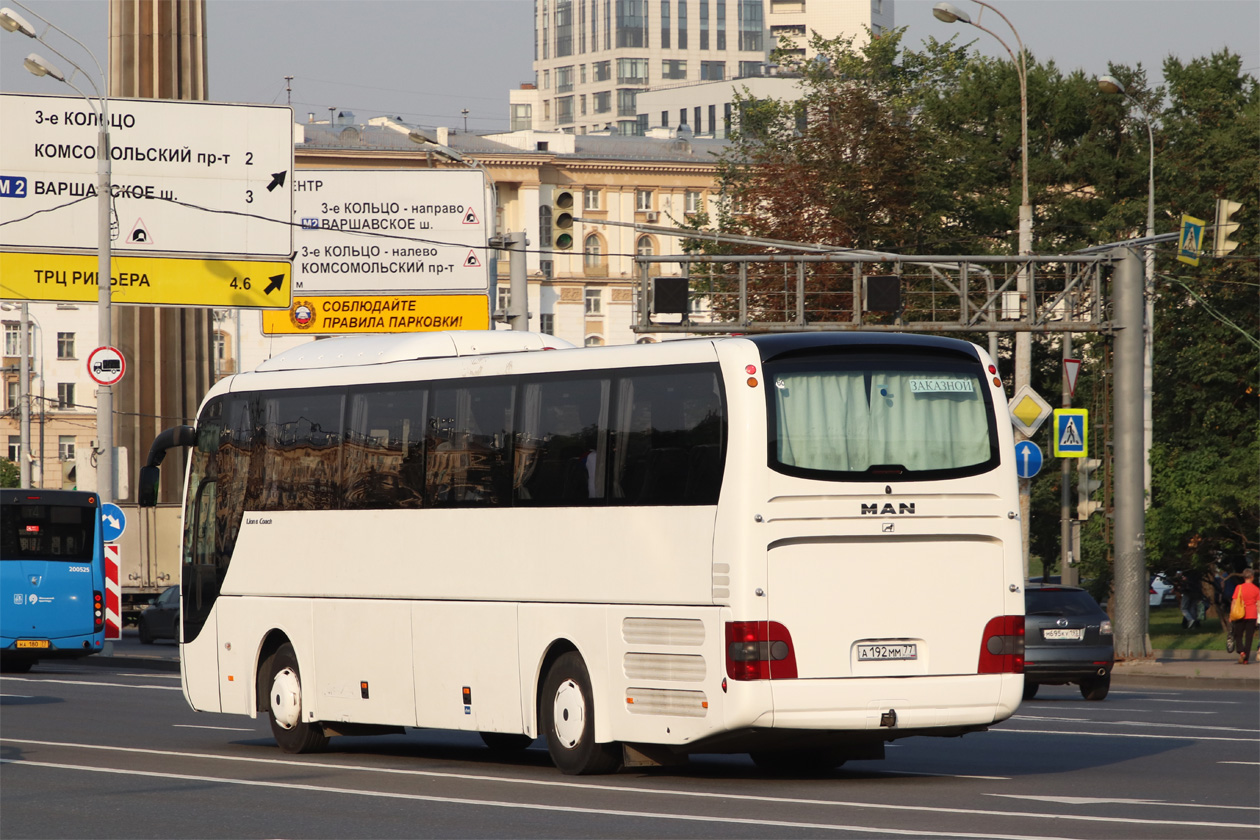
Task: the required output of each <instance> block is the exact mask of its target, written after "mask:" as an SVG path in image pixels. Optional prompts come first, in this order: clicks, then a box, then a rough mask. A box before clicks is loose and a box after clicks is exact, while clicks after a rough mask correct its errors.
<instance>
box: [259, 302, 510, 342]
mask: <svg viewBox="0 0 1260 840" xmlns="http://www.w3.org/2000/svg"><path fill="white" fill-rule="evenodd" d="M488 329H490V305H489V298H488V297H487V296H486V295H373V296H370V297H362V296H352V295H330V296H322V295H321V296H317V295H298V296H296V297H295V298H294V300H293V305H292V306H291V307H289V310H288V311H287V312H274V311H271V312H264V313H262V331H263V335H350V334H357V333H410V332H433V331H435V330H488Z"/></svg>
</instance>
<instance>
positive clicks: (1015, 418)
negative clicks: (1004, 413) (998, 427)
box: [1010, 385, 1054, 437]
mask: <svg viewBox="0 0 1260 840" xmlns="http://www.w3.org/2000/svg"><path fill="white" fill-rule="evenodd" d="M1052 411H1054V409H1053V408H1051V407H1050V403H1048V402H1046V401H1045V400H1043V399H1042V398H1041V396H1040V395H1039V394H1038V393H1037V392H1036V391H1034V390H1033V389H1032V388H1031V387H1029V386H1028V385H1023V386H1021V387H1020V389H1019V390H1018V391H1016V392H1015V396H1013V397H1011V402H1010V413H1011V425H1013V426H1014V427H1015V428H1016V430H1017V431H1020V432H1022V433H1023V434H1024V437H1032V436H1033V435H1035V434H1036V433H1037V429H1039V428H1041V424H1042V423H1044V422H1045V420H1046V418H1047V417H1049V416H1050V413H1051V412H1052Z"/></svg>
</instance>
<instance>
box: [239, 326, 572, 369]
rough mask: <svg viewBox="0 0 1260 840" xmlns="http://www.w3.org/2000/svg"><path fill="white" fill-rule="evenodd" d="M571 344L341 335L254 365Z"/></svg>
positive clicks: (468, 336) (507, 336) (484, 336)
mask: <svg viewBox="0 0 1260 840" xmlns="http://www.w3.org/2000/svg"><path fill="white" fill-rule="evenodd" d="M573 346H574V345H573V344H570V343H569V342H567V341H565V340H564V339H561V338H556V337H555V336H552V335H544V334H543V333H535V332H518V331H513V330H466V331H462V332H429V333H408V334H399V335H347V336H337V337H335V338H328V339H323V340H321V341H312V342H310V343H308V344H302V345H299V346H297V347H293V348H291V349H289V350H285V351H284V352H283V353H279V354H277V355H276V356H274V357H272V358H270V359H268V360H267V361H265V362H263V363H262V364H260V365H259V366H258V367H257V368H256V370H258V371H259V372H262V371H273V370H313V369H318V368H336V367H350V366H352V365H374V364H388V363H390V362H409V361H414V360H416V359H442V358H451V357H455V356H484V355H489V354H494V353H520V352H523V351H528V350H560V349H568V348H572V347H573Z"/></svg>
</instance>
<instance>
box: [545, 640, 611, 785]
mask: <svg viewBox="0 0 1260 840" xmlns="http://www.w3.org/2000/svg"><path fill="white" fill-rule="evenodd" d="M594 699H595V695H594V693H593V692H592V691H591V677H590V673H589V672H588V671H587V670H586V663H585V662H583V661H582V657H581V655H580V654H578V653H577V652H576V651H569V652H568V653H565V654H563V655H561V656H560V658H559V659H557V660H556V661H555V663H554V664H553V665H552V666H551V669H550V670H549V671H548V672H547V679H546V680H545V681H544V682H543V691H542V697H541V700H540V702H539V706H540V708H539V710H538V711H539V716H540V717H541V719H542V731H543V732H544V733H545V734H546V736H547V752H548V753H550V754H551V760H552V761H553V762H555V765H556V767H558V768H559V769H560V772H562V773H564V774H565V775H568V776H590V775H598V774H602V773H616V772H617V771H618V770H620V769H621V746H620V745H619V744H616V743H608V744H599V743H596V742H595V702H594Z"/></svg>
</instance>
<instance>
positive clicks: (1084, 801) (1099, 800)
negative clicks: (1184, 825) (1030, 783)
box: [984, 793, 1260, 811]
mask: <svg viewBox="0 0 1260 840" xmlns="http://www.w3.org/2000/svg"><path fill="white" fill-rule="evenodd" d="M984 795H985V796H1001V797H1004V798H1006V799H1031V800H1033V801H1035V802H1059V803H1062V804H1064V805H1166V806H1168V807H1172V808H1224V809H1228V810H1231V811H1260V806H1256V805H1205V804H1203V803H1200V802H1169V801H1168V800H1166V799H1117V798H1114V797H1106V798H1104V797H1097V796H1037V795H1031V794H1021V793H986V794H984Z"/></svg>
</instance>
